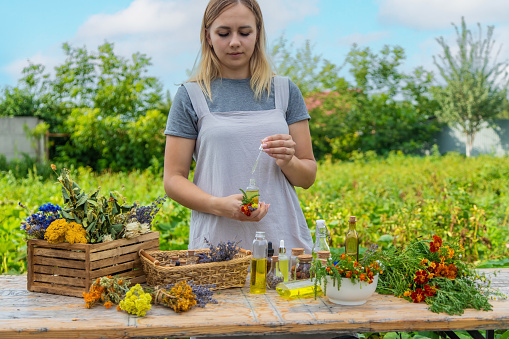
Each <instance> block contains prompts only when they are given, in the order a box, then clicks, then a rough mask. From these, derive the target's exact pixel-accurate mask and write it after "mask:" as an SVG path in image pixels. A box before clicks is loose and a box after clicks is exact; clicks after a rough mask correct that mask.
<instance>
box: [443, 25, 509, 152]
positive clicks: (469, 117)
mask: <svg viewBox="0 0 509 339" xmlns="http://www.w3.org/2000/svg"><path fill="white" fill-rule="evenodd" d="M453 25H454V24H453ZM454 28H455V29H456V34H457V39H456V43H457V47H458V51H457V52H454V51H453V50H451V47H450V46H449V45H448V44H447V42H446V41H445V39H444V38H443V37H439V38H437V39H436V40H437V42H438V43H439V45H440V46H441V47H442V49H443V51H442V54H440V55H438V56H434V57H433V59H434V62H435V65H436V66H437V67H438V69H439V71H440V75H441V76H442V78H443V80H444V81H445V83H446V85H445V86H443V87H436V88H434V95H435V98H436V100H437V101H438V103H439V104H440V109H439V110H438V111H437V113H436V114H437V116H438V118H439V119H440V120H442V121H443V122H445V123H447V124H449V125H451V126H452V127H455V126H456V125H459V127H460V128H461V131H462V132H463V133H464V134H465V136H466V145H465V150H466V155H467V156H470V154H471V151H472V145H473V143H474V139H475V135H476V133H477V132H479V131H480V129H481V128H482V126H483V123H484V122H490V121H491V120H492V119H493V118H494V117H496V116H497V115H498V114H500V113H501V112H502V110H503V108H504V106H503V105H504V101H505V100H506V98H507V88H508V86H509V76H508V73H507V71H506V69H507V67H508V66H509V64H508V63H507V61H505V62H498V61H497V56H498V54H499V52H500V50H499V51H498V52H497V53H496V54H493V52H494V48H495V41H494V40H493V30H494V27H493V26H488V31H487V33H486V36H485V37H484V36H483V32H482V28H481V25H480V24H478V28H479V34H478V36H476V37H475V36H474V35H473V33H472V31H471V30H470V29H468V28H467V25H466V23H465V19H464V18H463V17H462V18H461V27H459V28H458V27H457V26H456V25H454Z"/></svg>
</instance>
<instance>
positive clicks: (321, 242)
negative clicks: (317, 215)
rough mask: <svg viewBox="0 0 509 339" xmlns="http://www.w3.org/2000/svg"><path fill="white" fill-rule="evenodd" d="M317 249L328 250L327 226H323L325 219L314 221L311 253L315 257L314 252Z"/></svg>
mask: <svg viewBox="0 0 509 339" xmlns="http://www.w3.org/2000/svg"><path fill="white" fill-rule="evenodd" d="M318 251H329V252H330V248H329V244H328V243H327V227H326V226H325V220H317V221H316V229H315V243H314V245H313V251H312V252H311V254H312V255H313V258H315V259H316V253H317V252H318Z"/></svg>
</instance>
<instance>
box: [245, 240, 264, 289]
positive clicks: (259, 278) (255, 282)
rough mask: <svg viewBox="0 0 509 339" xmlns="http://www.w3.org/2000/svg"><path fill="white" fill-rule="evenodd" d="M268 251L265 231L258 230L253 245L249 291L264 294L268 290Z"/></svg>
mask: <svg viewBox="0 0 509 339" xmlns="http://www.w3.org/2000/svg"><path fill="white" fill-rule="evenodd" d="M267 252H268V244H267V239H265V232H256V235H255V238H254V240H253V247H252V258H251V280H250V285H249V293H254V294H264V293H265V292H266V284H267Z"/></svg>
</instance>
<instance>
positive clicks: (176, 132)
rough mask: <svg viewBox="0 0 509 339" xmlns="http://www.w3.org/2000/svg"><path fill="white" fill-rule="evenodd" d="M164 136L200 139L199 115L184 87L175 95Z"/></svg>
mask: <svg viewBox="0 0 509 339" xmlns="http://www.w3.org/2000/svg"><path fill="white" fill-rule="evenodd" d="M164 134H166V135H173V136H176V137H183V138H188V139H196V138H197V137H198V115H197V114H196V112H195V110H194V108H193V104H192V103H191V99H190V98H189V94H188V93H187V90H186V88H185V87H184V86H180V87H179V89H178V90H177V93H176V94H175V98H174V99H173V102H172V104H171V108H170V113H169V114H168V120H167V122H166V129H165V130H164Z"/></svg>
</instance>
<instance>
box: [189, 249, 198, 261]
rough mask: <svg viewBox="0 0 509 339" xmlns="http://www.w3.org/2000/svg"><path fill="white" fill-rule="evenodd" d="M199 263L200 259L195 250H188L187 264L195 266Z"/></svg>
mask: <svg viewBox="0 0 509 339" xmlns="http://www.w3.org/2000/svg"><path fill="white" fill-rule="evenodd" d="M197 262H198V257H197V256H196V254H195V251H194V250H187V264H188V265H195V264H196V263H197Z"/></svg>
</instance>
